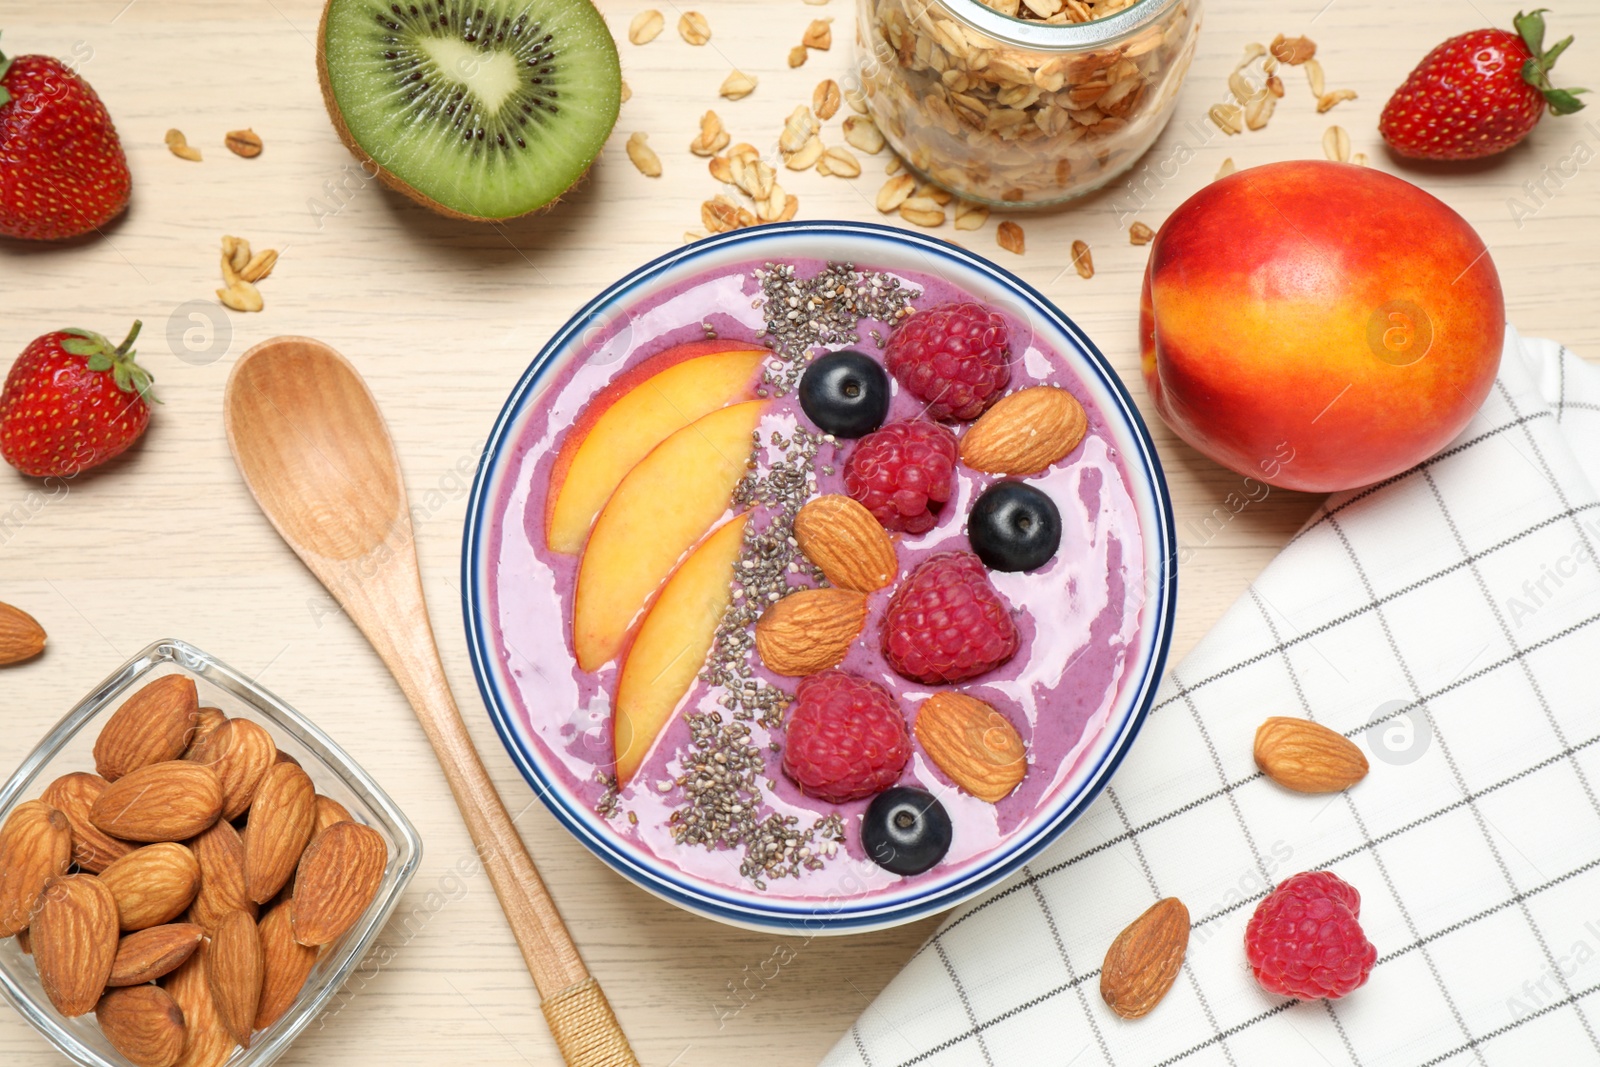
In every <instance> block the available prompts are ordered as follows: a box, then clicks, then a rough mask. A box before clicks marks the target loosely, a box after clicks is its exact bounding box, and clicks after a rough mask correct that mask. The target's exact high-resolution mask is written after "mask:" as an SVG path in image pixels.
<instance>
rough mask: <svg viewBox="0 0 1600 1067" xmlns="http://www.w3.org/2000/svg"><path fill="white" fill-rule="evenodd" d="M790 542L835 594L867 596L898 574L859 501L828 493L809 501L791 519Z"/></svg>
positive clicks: (879, 530)
mask: <svg viewBox="0 0 1600 1067" xmlns="http://www.w3.org/2000/svg"><path fill="white" fill-rule="evenodd" d="M794 536H795V540H797V541H799V542H800V551H802V552H804V553H805V554H806V558H807V559H809V560H810V561H811V562H812V563H815V564H816V565H817V566H818V567H819V568H821V570H822V573H823V575H824V576H825V577H826V578H827V579H828V581H830V582H832V583H833V584H834V585H836V586H838V587H839V588H840V589H853V590H855V591H856V592H858V593H871V592H875V591H877V590H879V589H882V588H883V587H884V586H886V585H888V584H889V583H890V582H892V581H894V576H895V574H896V573H897V572H898V570H899V564H898V562H897V561H896V560H895V555H894V545H893V544H892V543H891V542H890V541H889V535H888V534H887V533H885V532H884V530H883V526H882V525H880V524H879V522H878V520H877V519H875V518H873V517H872V512H870V511H868V510H867V509H866V508H865V507H863V506H862V505H861V504H860V503H859V502H858V501H855V500H852V499H851V498H850V497H847V496H844V495H843V494H840V493H830V494H828V495H827V496H819V497H817V498H816V499H814V500H811V501H809V502H808V503H807V504H806V506H805V507H803V508H801V509H800V514H798V515H796V516H795V519H794Z"/></svg>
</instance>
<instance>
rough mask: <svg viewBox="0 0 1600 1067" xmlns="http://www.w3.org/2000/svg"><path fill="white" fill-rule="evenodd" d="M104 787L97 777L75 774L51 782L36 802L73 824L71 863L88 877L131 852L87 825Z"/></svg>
mask: <svg viewBox="0 0 1600 1067" xmlns="http://www.w3.org/2000/svg"><path fill="white" fill-rule="evenodd" d="M107 784H108V783H107V782H106V780H105V779H104V778H102V777H100V776H99V775H98V774H89V773H88V772H87V771H77V772H74V773H72V774H63V775H62V776H61V777H60V778H57V779H56V780H55V781H53V782H51V783H50V784H49V785H48V786H46V787H45V791H44V793H43V795H42V796H41V797H40V798H39V799H41V800H43V801H44V802H45V803H46V804H48V805H50V806H51V807H52V808H55V809H56V810H57V811H59V812H60V813H61V814H63V815H65V816H66V817H67V821H68V822H69V823H71V824H72V862H73V863H76V864H77V865H78V866H79V867H81V868H83V869H84V870H86V871H88V872H89V873H90V874H99V873H100V872H101V871H103V870H105V869H106V864H108V863H110V862H111V861H112V860H116V859H121V858H122V857H123V856H126V855H127V854H128V853H130V852H132V851H133V846H132V845H130V844H128V843H127V842H126V841H119V840H117V839H116V838H115V837H112V836H111V835H110V834H108V833H106V832H105V831H104V830H101V829H100V828H99V827H98V826H96V825H95V824H94V823H92V822H90V821H89V809H91V808H92V807H94V802H95V801H96V800H98V799H100V794H101V793H104V792H105V791H106V786H107Z"/></svg>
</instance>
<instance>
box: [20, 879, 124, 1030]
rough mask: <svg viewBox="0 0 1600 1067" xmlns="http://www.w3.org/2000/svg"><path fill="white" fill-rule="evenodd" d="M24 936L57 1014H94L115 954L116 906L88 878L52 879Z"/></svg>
mask: <svg viewBox="0 0 1600 1067" xmlns="http://www.w3.org/2000/svg"><path fill="white" fill-rule="evenodd" d="M28 937H29V940H30V941H31V942H32V945H33V959H34V963H35V964H37V966H38V968H39V984H40V985H42V986H43V987H44V992H45V996H47V997H49V998H50V1003H52V1004H54V1005H55V1006H56V1010H57V1011H59V1012H60V1013H61V1014H62V1015H65V1016H67V1017H68V1018H69V1019H70V1018H75V1017H76V1016H79V1015H87V1014H88V1013H89V1012H91V1011H93V1010H94V1006H95V1004H96V1003H97V1002H98V1001H99V1000H100V994H101V993H103V992H105V988H106V979H107V978H109V977H110V976H111V961H112V960H113V959H115V958H116V955H117V902H116V899H115V898H113V897H112V895H111V890H109V889H107V888H106V886H105V884H104V883H103V882H101V881H100V879H99V878H96V877H95V876H94V875H92V874H69V875H65V876H63V877H61V878H52V879H50V881H49V882H47V883H46V884H45V887H44V892H43V893H41V894H40V895H39V903H38V905H37V906H36V907H35V908H34V910H33V921H32V923H30V924H29V928H28Z"/></svg>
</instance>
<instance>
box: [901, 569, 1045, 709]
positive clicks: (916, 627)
mask: <svg viewBox="0 0 1600 1067" xmlns="http://www.w3.org/2000/svg"><path fill="white" fill-rule="evenodd" d="M1020 641H1021V638H1020V636H1019V635H1018V633H1017V624H1016V622H1015V621H1013V620H1012V618H1011V609H1010V607H1009V606H1008V605H1007V604H1006V602H1005V601H1004V600H1002V599H1000V594H999V593H997V592H996V591H995V588H994V586H992V585H990V584H989V572H988V571H986V570H984V569H983V563H982V562H981V561H980V560H979V559H978V557H977V556H975V555H973V554H972V553H971V552H938V553H935V554H934V555H931V556H929V557H928V558H927V559H925V560H923V561H922V562H921V563H919V564H917V567H916V569H915V570H913V571H912V572H911V573H910V574H908V575H907V576H906V580H905V581H903V582H901V583H900V587H899V588H898V589H896V590H895V591H894V596H893V597H891V598H890V599H889V608H888V610H887V611H886V612H885V613H884V616H883V655H884V658H886V659H887V660H888V661H889V666H891V667H893V668H894V669H895V671H896V672H897V673H899V674H900V675H902V676H903V677H906V678H909V679H911V680H912V681H914V682H922V683H923V684H925V685H942V684H948V683H951V682H962V681H965V680H967V679H968V678H976V677H977V676H978V675H980V674H983V673H984V672H985V671H990V670H993V669H994V668H996V667H998V666H1000V665H1001V664H1002V663H1005V662H1006V661H1007V660H1009V659H1010V658H1011V657H1012V656H1014V655H1016V654H1017V646H1018V644H1019V643H1020Z"/></svg>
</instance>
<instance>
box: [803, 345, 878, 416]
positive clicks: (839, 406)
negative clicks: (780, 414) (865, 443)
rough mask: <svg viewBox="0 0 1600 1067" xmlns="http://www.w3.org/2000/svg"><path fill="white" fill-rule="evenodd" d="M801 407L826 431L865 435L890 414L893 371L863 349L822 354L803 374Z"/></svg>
mask: <svg viewBox="0 0 1600 1067" xmlns="http://www.w3.org/2000/svg"><path fill="white" fill-rule="evenodd" d="M800 407H801V408H802V409H803V410H804V411H805V413H806V417H807V418H809V419H810V420H811V421H812V422H814V423H816V424H817V427H818V429H820V430H822V431H823V432H824V433H831V434H833V435H834V436H835V437H865V436H866V435H867V434H869V433H871V432H872V431H873V430H876V429H877V428H878V427H879V426H882V425H883V418H884V416H885V415H887V414H889V372H888V371H886V370H884V369H883V365H882V364H881V363H879V362H878V361H877V360H875V359H873V358H872V357H871V356H864V355H862V354H861V353H860V352H830V353H828V354H827V355H825V356H819V357H818V358H817V359H816V361H815V362H813V363H812V364H811V366H809V367H807V368H806V372H805V373H804V374H802V375H801V376H800Z"/></svg>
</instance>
